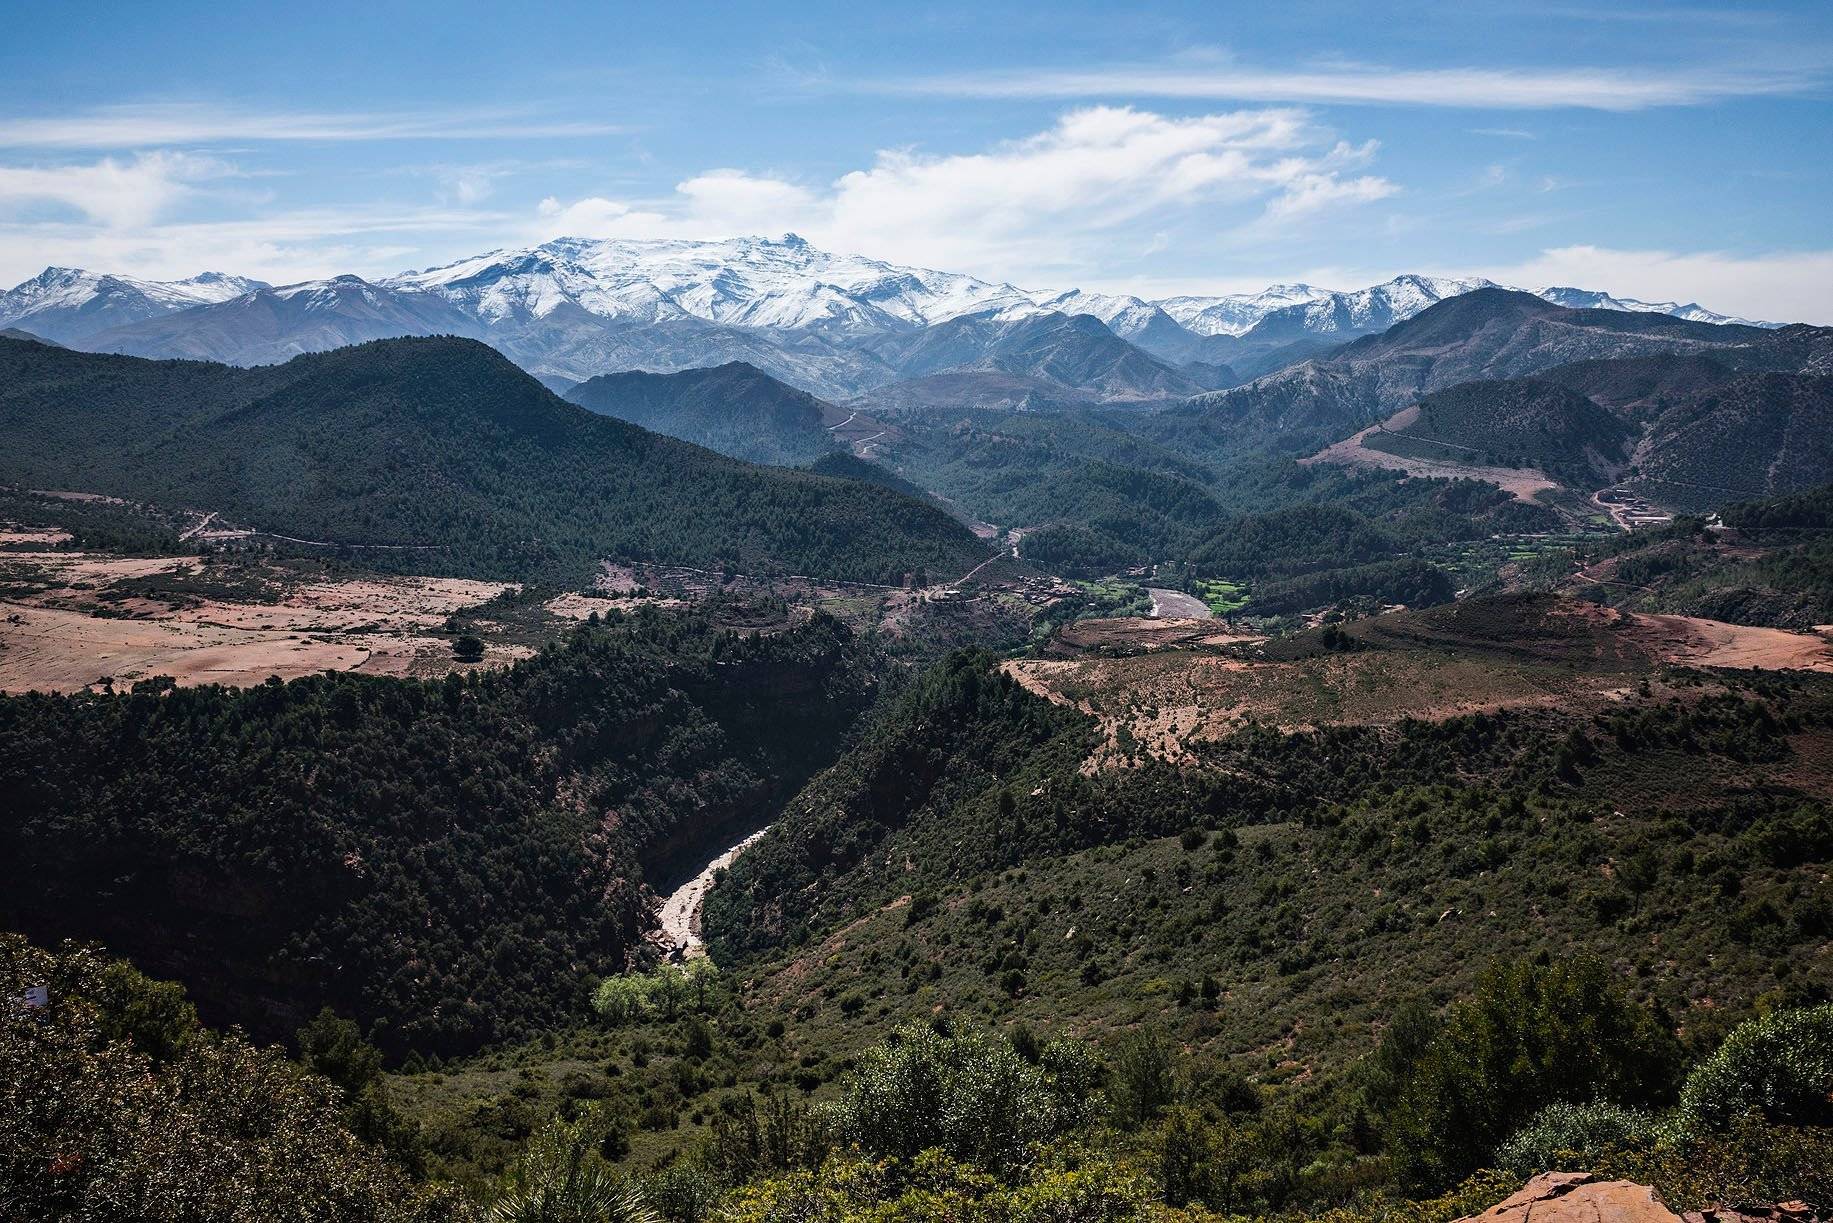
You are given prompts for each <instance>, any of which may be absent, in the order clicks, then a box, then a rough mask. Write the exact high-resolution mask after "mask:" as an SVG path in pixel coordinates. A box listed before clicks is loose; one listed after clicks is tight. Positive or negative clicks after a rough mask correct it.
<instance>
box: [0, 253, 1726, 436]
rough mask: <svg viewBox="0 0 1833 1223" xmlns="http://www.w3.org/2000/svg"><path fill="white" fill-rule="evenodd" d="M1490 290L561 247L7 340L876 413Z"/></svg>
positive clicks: (1091, 394) (1333, 329) (1178, 361)
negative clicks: (487, 367)
mask: <svg viewBox="0 0 1833 1223" xmlns="http://www.w3.org/2000/svg"><path fill="white" fill-rule="evenodd" d="M1484 287H1490V282H1488V281H1483V280H1476V279H1444V278H1434V277H1427V276H1401V277H1398V278H1396V279H1394V280H1392V281H1389V282H1387V283H1386V284H1382V285H1376V286H1373V287H1370V288H1366V289H1360V290H1356V291H1354V292H1338V291H1333V290H1329V289H1323V288H1318V287H1315V286H1311V285H1303V284H1295V285H1275V286H1272V287H1270V288H1268V289H1266V290H1263V291H1261V292H1258V293H1251V294H1232V295H1219V296H1211V297H1191V296H1183V297H1173V298H1166V299H1163V300H1159V301H1149V300H1146V299H1143V298H1138V297H1130V296H1124V295H1109V294H1100V293H1090V292H1084V291H1082V290H1070V291H1068V292H1035V291H1030V290H1025V289H1021V288H1018V287H1015V286H1013V285H1010V284H1002V283H994V282H990V281H984V280H980V279H978V278H976V277H973V276H969V275H964V274H961V273H953V272H942V271H935V270H930V269H923V268H913V267H905V266H900V265H896V264H891V263H885V262H881V261H879V260H874V259H868V258H865V257H862V256H858V255H848V254H835V253H831V252H828V251H823V250H821V249H819V248H817V247H814V246H812V245H810V244H809V243H808V242H807V241H806V240H804V239H802V238H800V237H797V236H796V235H794V234H788V235H784V236H783V237H781V238H776V239H769V238H733V239H726V240H721V241H708V242H694V241H679V240H675V241H634V240H591V239H579V238H562V239H556V240H554V241H551V242H546V243H542V244H540V245H537V246H530V247H522V248H515V249H505V250H498V251H492V252H489V253H487V254H482V255H478V256H475V257H473V258H469V259H464V260H460V261H457V262H455V263H451V264H447V265H444V266H441V267H435V268H426V269H422V270H418V271H411V272H404V273H401V274H399V275H395V276H389V277H386V278H383V279H380V280H375V281H365V280H362V279H359V278H357V277H354V276H337V277H332V278H330V279H326V280H320V281H308V282H304V283H301V284H295V285H287V286H280V287H276V286H272V285H267V284H263V283H261V282H259V281H255V280H249V279H246V278H242V277H236V276H229V275H225V274H222V273H215V272H210V273H204V274H202V275H199V276H195V277H192V278H190V279H188V280H182V281H167V282H160V281H148V280H136V279H131V278H128V277H121V276H112V275H104V274H98V273H94V272H89V271H83V270H80V269H72V268H47V269H46V270H45V271H44V272H43V273H41V274H40V275H39V276H37V277H34V278H33V279H31V280H28V281H26V282H25V283H23V284H21V285H19V286H17V287H15V288H14V289H12V290H9V291H7V292H5V293H0V327H9V328H16V329H19V330H23V331H26V332H28V333H30V334H32V335H35V336H40V337H43V338H45V339H48V340H53V341H56V342H58V343H62V344H66V345H70V346H74V347H80V348H85V349H89V350H92V351H101V352H118V353H124V354H129V355H135V356H146V357H189V358H198V359H208V360H216V361H223V362H227V363H230V364H237V365H259V364H269V363H273V362H278V361H284V360H286V359H288V358H290V357H292V356H296V355H299V354H301V353H306V352H315V351H321V350H324V349H328V348H334V347H338V346H341V345H345V344H350V343H359V342H363V341H366V340H371V339H382V338H388V337H394V336H406V335H433V334H452V335H461V336H466V337H469V338H473V339H482V340H485V341H486V342H488V343H490V344H491V345H492V346H493V347H496V348H497V349H498V350H499V351H501V352H503V353H504V354H505V355H507V356H509V357H510V358H511V359H512V360H514V361H515V362H516V363H517V364H519V365H521V366H522V367H523V368H525V369H527V370H528V371H529V372H531V373H533V374H535V375H536V376H538V377H540V378H542V379H544V380H546V381H548V383H549V385H550V386H558V387H559V388H560V389H563V390H564V389H565V387H566V386H570V385H572V384H573V383H577V382H582V381H585V380H586V379H588V378H592V377H595V376H597V375H600V374H605V373H611V372H616V371H621V370H628V369H641V370H648V371H651V372H672V371H674V370H680V369H689V368H698V367H708V366H716V365H721V364H725V363H728V362H731V361H744V362H747V363H749V364H751V365H754V366H756V367H757V368H759V369H762V370H764V371H765V372H767V373H769V374H771V375H773V376H775V377H778V378H781V379H783V380H784V381H787V382H789V383H791V384H793V385H795V386H797V387H800V388H802V389H804V390H807V391H810V392H812V393H815V394H818V395H821V396H823V397H825V398H828V399H834V400H838V401H852V400H859V401H860V406H882V405H883V404H885V403H890V404H894V405H898V406H912V405H917V406H928V405H933V404H937V403H942V404H946V405H950V406H959V405H962V404H972V405H975V406H980V405H984V404H988V403H999V404H1008V405H1009V404H1025V405H1031V406H1038V405H1055V404H1062V403H1090V402H1129V401H1152V400H1162V399H1170V398H1181V397H1184V396H1188V395H1191V394H1195V393H1198V392H1200V391H1204V390H1209V389H1215V388H1221V387H1227V386H1232V385H1237V384H1239V383H1241V382H1245V381H1248V380H1251V379H1252V378H1254V377H1257V376H1259V375H1261V374H1265V373H1269V372H1272V371H1273V370H1275V369H1278V368H1281V367H1283V366H1286V365H1289V364H1292V363H1293V362H1294V361H1298V360H1302V359H1303V358H1305V357H1309V356H1312V355H1316V354H1318V353H1320V352H1322V351H1324V350H1326V349H1328V348H1330V347H1334V346H1335V345H1338V344H1341V343H1343V342H1345V341H1348V340H1352V339H1355V338H1357V337H1359V336H1362V335H1368V334H1373V333H1376V332H1379V331H1382V330H1385V329H1386V328H1388V327H1390V326H1392V325H1393V324H1395V323H1397V322H1401V321H1404V320H1405V319H1408V318H1411V317H1413V316H1414V315H1416V314H1418V313H1419V312H1420V311H1421V310H1423V309H1425V308H1426V307H1428V306H1430V305H1432V304H1434V303H1435V302H1438V301H1442V300H1444V299H1446V298H1448V297H1453V296H1458V295H1460V294H1464V293H1468V292H1471V291H1472V290H1475V289H1479V288H1484ZM1538 293H1539V295H1540V296H1542V297H1544V298H1546V299H1547V300H1549V301H1553V302H1556V303H1557V304H1561V305H1582V306H1588V307H1602V308H1607V309H1615V310H1639V311H1645V312H1655V313H1666V314H1673V315H1674V316H1676V317H1679V318H1684V319H1688V320H1692V321H1700V322H1709V323H1741V322H1743V320H1735V319H1731V318H1729V317H1727V316H1723V315H1718V314H1714V313H1712V312H1711V311H1707V310H1704V309H1703V308H1701V307H1699V306H1698V305H1696V304H1691V303H1689V304H1686V305H1678V304H1675V303H1647V302H1639V301H1634V300H1631V299H1623V298H1615V297H1612V296H1610V295H1609V294H1606V293H1601V292H1595V291H1590V290H1581V289H1572V288H1548V289H1542V290H1539V291H1538ZM1083 319H1092V320H1094V321H1095V323H1096V324H1098V325H1091V324H1090V323H1088V322H1083V321H1077V320H1083ZM941 375H948V376H949V377H948V378H946V379H944V380H943V381H941V382H935V381H930V380H933V379H936V378H937V377H938V376H941ZM912 383H920V385H916V386H912V385H910V384H912Z"/></svg>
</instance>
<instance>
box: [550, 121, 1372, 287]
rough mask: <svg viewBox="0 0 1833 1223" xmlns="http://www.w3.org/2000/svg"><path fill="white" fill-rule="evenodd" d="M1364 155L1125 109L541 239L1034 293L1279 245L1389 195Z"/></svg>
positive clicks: (598, 221)
mask: <svg viewBox="0 0 1833 1223" xmlns="http://www.w3.org/2000/svg"><path fill="white" fill-rule="evenodd" d="M1375 152H1376V145H1375V143H1374V142H1372V141H1369V142H1364V143H1361V144H1353V145H1352V144H1349V143H1346V142H1341V141H1335V142H1333V141H1332V140H1331V139H1330V137H1329V136H1328V134H1327V133H1325V132H1324V131H1323V130H1321V129H1320V128H1318V127H1317V125H1316V124H1315V123H1314V121H1313V120H1312V118H1311V117H1310V116H1309V115H1308V114H1306V113H1305V112H1304V111H1302V110H1295V109H1289V108H1269V109H1260V110H1246V111H1234V112H1227V113H1221V114H1211V115H1201V116H1196V117H1193V118H1172V117H1167V116H1164V115H1159V114H1154V113H1152V112H1150V111H1145V110H1138V109H1134V108H1130V107H1111V106H1098V107H1087V108H1082V109H1078V110H1073V111H1070V112H1068V113H1067V114H1065V115H1064V116H1063V117H1062V118H1061V119H1059V120H1058V122H1057V123H1056V124H1055V125H1054V126H1052V127H1050V128H1049V129H1047V130H1045V131H1042V132H1039V133H1037V134H1035V135H1032V136H1029V137H1026V138H1024V139H1021V140H1014V141H1008V142H1005V143H1003V144H999V145H996V146H994V147H992V148H990V149H988V150H986V151H984V152H978V153H962V154H948V155H929V154H925V153H922V152H919V151H917V150H912V149H887V150H883V151H881V152H880V153H879V154H878V156H877V158H876V159H875V161H874V163H873V164H872V165H871V166H870V167H868V168H865V169H860V170H855V171H852V172H851V173H848V174H844V175H842V176H841V177H840V178H838V179H836V180H835V181H834V182H832V183H831V184H828V185H827V186H825V187H819V188H811V187H808V186H805V185H802V184H798V183H794V182H789V181H785V180H782V179H778V178H771V177H766V176H758V175H752V174H748V173H745V172H743V171H739V170H716V171H711V172H708V173H706V174H701V175H698V176H695V177H693V178H690V179H688V180H686V181H684V182H682V183H681V184H679V186H678V187H677V188H676V194H675V196H674V197H672V198H669V199H663V200H650V201H625V200H612V199H606V198H603V197H588V198H585V199H581V200H576V201H573V202H571V203H563V202H561V201H560V200H557V199H555V200H549V201H547V202H546V203H545V204H544V205H543V210H542V215H541V218H540V222H539V226H538V232H539V235H540V236H542V237H554V236H558V235H561V234H572V235H582V236H600V237H707V236H728V235H732V234H742V233H758V232H781V231H783V230H785V229H794V230H797V231H798V232H801V233H804V234H806V235H808V236H809V237H810V238H812V239H814V240H816V241H818V242H821V243H823V244H824V245H828V246H831V247H834V248H836V249H840V250H849V251H863V252H869V253H872V254H875V255H879V256H881V257H884V258H893V259H899V260H904V261H908V262H913V263H919V264H925V265H927V266H932V267H960V268H974V269H977V270H979V271H981V272H982V273H983V274H990V275H997V276H1003V277H1010V278H1014V279H1022V280H1040V279H1045V278H1050V277H1054V276H1058V275H1061V274H1064V273H1065V272H1066V271H1070V270H1073V269H1075V268H1078V267H1084V268H1085V267H1086V266H1087V265H1088V263H1089V261H1090V260H1091V258H1093V257H1094V255H1095V254H1096V253H1098V252H1101V251H1103V250H1105V249H1106V246H1107V245H1108V244H1109V243H1111V242H1113V241H1114V240H1116V238H1117V237H1124V236H1125V235H1127V234H1129V233H1133V232H1136V231H1137V230H1139V229H1144V228H1147V227H1150V229H1149V231H1159V230H1164V229H1166V228H1168V227H1171V226H1176V225H1179V224H1182V225H1184V226H1192V225H1197V226H1200V228H1201V229H1202V230H1203V232H1204V233H1205V235H1206V236H1213V235H1214V234H1216V233H1218V232H1226V231H1227V230H1229V229H1230V228H1231V227H1232V228H1234V229H1235V230H1236V231H1237V232H1239V233H1250V232H1251V233H1254V234H1256V235H1264V233H1266V232H1269V231H1274V230H1287V231H1289V230H1290V227H1291V226H1292V225H1294V224H1296V223H1300V222H1301V221H1302V220H1303V219H1304V218H1307V217H1310V216H1312V215H1313V214H1317V213H1320V212H1323V211H1325V210H1330V209H1340V208H1344V207H1350V206H1354V205H1357V204H1366V203H1368V202H1370V201H1373V200H1379V199H1382V198H1384V197H1386V196H1389V195H1392V194H1393V193H1394V192H1395V191H1397V190H1398V188H1397V187H1396V186H1395V184H1393V183H1391V182H1389V181H1388V180H1387V179H1385V178H1382V177H1380V176H1378V175H1374V174H1366V173H1360V172H1359V171H1360V170H1361V169H1363V168H1364V167H1366V165H1367V164H1368V163H1369V162H1370V161H1371V160H1372V159H1373V157H1374V155H1375Z"/></svg>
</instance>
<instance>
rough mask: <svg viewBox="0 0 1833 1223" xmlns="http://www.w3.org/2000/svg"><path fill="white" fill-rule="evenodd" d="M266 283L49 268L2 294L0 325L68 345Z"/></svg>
mask: <svg viewBox="0 0 1833 1223" xmlns="http://www.w3.org/2000/svg"><path fill="white" fill-rule="evenodd" d="M265 287H266V286H264V285H263V284H262V283H261V282H260V281H258V280H249V279H247V278H246V277H242V276H226V275H224V274H222V273H220V272H205V273H203V274H202V275H199V276H193V277H191V278H190V279H188V280H172V281H157V280H136V279H134V278H133V277H129V276H109V275H101V274H98V273H95V272H90V271H85V270H84V269H82V268H57V267H51V268H46V269H45V270H44V271H42V272H40V273H39V274H38V275H37V276H34V277H33V278H32V279H30V280H27V281H24V282H23V283H21V284H18V285H15V286H14V287H13V288H11V289H8V290H7V291H6V292H4V293H0V327H4V326H9V325H18V326H21V327H23V328H24V329H25V330H26V331H29V332H31V333H32V334H33V335H37V336H42V337H44V338H46V339H50V340H57V341H59V342H61V343H66V344H67V343H71V342H74V341H77V340H82V339H84V338H85V337H87V336H90V335H94V334H95V333H96V332H98V331H103V330H106V329H108V328H110V327H118V326H123V325H126V324H130V323H136V322H139V321H141V320H143V319H150V318H157V317H159V316H160V315H164V314H169V313H171V312H173V311H176V310H184V309H188V308H190V307H193V306H199V305H205V304H208V303H211V302H220V301H227V300H228V299H229V298H232V297H237V296H240V295H241V294H243V293H248V292H251V291H253V290H255V289H259V288H265Z"/></svg>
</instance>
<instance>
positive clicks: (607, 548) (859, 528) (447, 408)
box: [0, 339, 984, 582]
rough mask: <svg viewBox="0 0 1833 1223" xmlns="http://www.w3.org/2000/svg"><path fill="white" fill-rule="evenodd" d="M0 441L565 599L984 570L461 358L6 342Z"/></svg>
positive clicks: (512, 374)
mask: <svg viewBox="0 0 1833 1223" xmlns="http://www.w3.org/2000/svg"><path fill="white" fill-rule="evenodd" d="M0 428H4V429H5V431H6V435H7V436H8V438H9V439H10V440H11V441H12V445H11V446H9V447H8V448H7V450H6V452H5V453H4V454H3V455H0V479H4V480H11V481H18V482H21V483H27V484H31V485H33V486H36V487H51V488H72V489H82V490H86V491H95V492H104V493H112V494H116V495H121V496H128V497H132V498H135V499H138V500H147V501H154V502H162V503H166V504H176V505H189V506H199V507H204V508H208V509H212V510H217V511H219V512H221V513H222V514H224V515H225V516H226V517H231V518H233V519H236V520H239V521H242V522H245V523H249V524H252V525H254V526H257V527H260V528H262V529H264V530H269V531H274V532H278V533H280V534H283V535H290V536H298V537H302V538H305V539H310V540H326V541H332V542H334V543H336V544H338V545H349V546H360V547H364V548H366V549H367V550H366V551H365V552H364V553H363V556H364V558H365V560H367V561H369V562H371V563H375V564H383V565H389V566H391V567H396V568H405V569H412V570H415V571H422V572H426V571H432V572H445V573H459V574H476V575H480V576H481V575H493V576H503V577H528V576H535V575H543V574H544V575H548V576H550V577H555V578H559V579H561V580H565V581H569V582H570V581H578V580H580V579H581V578H582V577H583V576H584V575H585V574H587V573H589V572H590V571H591V570H592V569H593V567H594V566H595V565H596V564H597V562H598V561H599V559H600V558H603V557H607V556H627V557H634V558H650V559H659V560H669V561H676V562H682V563H687V564H701V565H711V564H732V565H734V566H736V567H738V568H740V569H762V570H769V569H787V570H791V571H794V572H801V573H814V574H821V575H824V576H834V577H852V578H861V579H867V580H882V581H892V582H895V581H899V580H901V578H902V576H903V575H904V574H905V573H907V572H909V571H911V570H915V569H919V568H925V567H926V568H930V569H934V570H936V571H937V572H939V573H946V572H948V571H949V570H951V569H956V570H965V569H967V568H969V567H971V566H972V565H973V564H975V563H976V562H977V561H978V559H979V558H980V557H981V556H983V555H984V552H983V550H982V549H981V547H980V545H979V544H978V543H977V541H975V540H974V538H973V536H972V535H971V534H970V533H969V532H968V531H966V530H965V529H964V528H963V527H961V526H960V525H959V524H958V523H956V522H954V521H953V520H952V519H950V518H949V517H948V516H947V515H945V514H942V513H941V512H940V511H938V510H936V509H934V508H932V507H931V506H928V505H924V504H922V503H920V502H917V501H913V500H911V499H910V498H908V497H903V496H900V495H898V494H896V493H893V492H891V491H889V490H886V489H882V488H877V487H874V486H871V485H864V484H855V483H851V482H847V481H839V480H829V479H824V478H822V477H819V476H814V475H809V474H807V473H803V472H791V471H782V470H776V469H767V468H759V467H753V466H750V465H747V464H744V463H739V462H736V461H734V460H731V459H727V458H724V457H721V456H718V455H715V454H713V453H711V452H709V451H706V450H702V449H700V448H698V447H695V446H690V445H687V444H685V443H682V442H678V441H675V440H674V439H672V438H664V437H659V436H657V435H656V434H653V433H649V432H647V431H646V430H643V429H640V428H637V427H636V426H634V425H629V424H625V423H624V422H622V421H616V420H612V419H609V418H607V417H603V416H595V415H593V414H592V413H590V412H587V411H586V410H585V409H583V408H580V407H577V406H575V405H573V404H569V403H566V402H565V401H563V400H561V399H559V398H557V397H555V396H554V395H553V394H551V393H550V392H549V391H547V390H546V389H545V388H544V387H542V386H541V385H540V384H539V383H538V382H536V381H535V380H534V379H533V378H531V377H529V376H528V375H527V374H525V373H523V372H522V371H520V370H518V369H517V368H516V367H515V366H513V365H511V364H510V363H509V362H508V361H507V360H505V359H504V358H503V357H502V356H500V355H499V354H497V353H495V352H493V351H492V350H491V349H489V348H487V347H485V346H484V345H481V344H477V343H474V342H472V341H468V340H458V339H423V340H390V341H380V342H376V343H373V344H367V345H361V346H358V347H355V348H347V349H340V350H338V351H336V352H331V353H323V354H316V355H312V356H308V357H300V358H296V359H295V360H293V361H291V362H288V363H287V364H286V365H284V366H274V367H262V368H259V369H255V370H248V371H244V370H237V369H233V368H229V367H225V366H220V365H206V364H193V363H184V362H147V361H141V360H137V359H134V358H127V357H110V356H99V355H94V354H86V353H71V352H62V351H58V350H55V349H49V348H45V347H44V346H42V345H36V344H24V343H18V342H14V341H6V342H4V343H0Z"/></svg>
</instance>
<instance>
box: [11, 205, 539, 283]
mask: <svg viewBox="0 0 1833 1223" xmlns="http://www.w3.org/2000/svg"><path fill="white" fill-rule="evenodd" d="M522 220H523V218H521V217H512V216H510V215H509V214H507V213H502V212H483V211H477V210H467V209H454V208H420V209H392V208H370V207H356V208H326V209H302V210H297V211H291V212H283V213H277V214H273V215H270V216H262V217H256V218H247V219H240V220H215V221H185V222H172V223H159V224H152V225H141V226H128V227H121V228H111V227H100V226H96V225H93V224H79V223H74V222H57V223H47V222H17V223H7V222H0V286H11V285H13V284H16V283H18V282H19V281H21V280H24V279H25V278H26V277H28V276H32V275H35V274H37V273H38V272H40V271H42V270H43V269H44V268H45V266H46V265H47V264H56V265H62V266H71V267H88V268H94V269H96V270H98V271H107V272H116V273H121V274H125V275H129V276H141V277H146V278H149V279H155V280H165V279H176V278H180V277H184V276H191V275H195V274H196V273H198V272H200V271H221V272H235V273H238V274H240V275H244V276H253V277H255V278H256V279H259V280H266V281H270V282H272V283H274V284H286V283H289V282H292V281H299V280H308V279H314V278H317V277H321V276H331V275H336V274H338V273H342V272H354V273H356V274H358V275H362V276H381V275H386V274H388V273H391V272H398V271H400V270H401V269H402V268H403V267H405V266H407V265H408V264H409V263H410V262H413V261H416V260H424V259H425V258H426V255H427V252H428V251H429V250H437V251H441V252H442V253H444V254H446V255H449V256H450V257H454V258H455V257H457V256H459V255H463V254H469V253H474V252H475V251H477V250H479V249H482V248H483V247H484V246H486V245H488V244H490V243H492V242H494V241H495V240H496V239H497V238H498V237H499V236H500V235H501V234H502V233H503V232H504V231H505V230H507V229H509V228H511V227H512V226H514V225H515V224H517V223H519V222H520V221H522Z"/></svg>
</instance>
